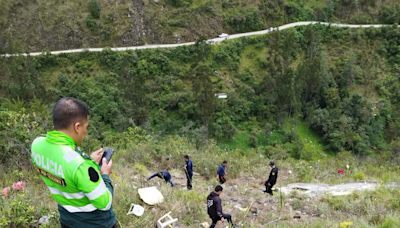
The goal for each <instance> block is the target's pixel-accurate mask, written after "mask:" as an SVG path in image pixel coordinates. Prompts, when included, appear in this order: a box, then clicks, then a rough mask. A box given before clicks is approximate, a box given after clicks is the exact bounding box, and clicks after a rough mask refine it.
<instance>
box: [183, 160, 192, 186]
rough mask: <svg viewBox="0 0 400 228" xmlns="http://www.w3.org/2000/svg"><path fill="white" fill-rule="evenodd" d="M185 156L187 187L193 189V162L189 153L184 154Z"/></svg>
mask: <svg viewBox="0 0 400 228" xmlns="http://www.w3.org/2000/svg"><path fill="white" fill-rule="evenodd" d="M183 157H184V158H185V173H186V179H187V183H186V185H187V189H189V190H190V189H192V178H193V163H192V160H191V159H190V158H189V155H185V156H183Z"/></svg>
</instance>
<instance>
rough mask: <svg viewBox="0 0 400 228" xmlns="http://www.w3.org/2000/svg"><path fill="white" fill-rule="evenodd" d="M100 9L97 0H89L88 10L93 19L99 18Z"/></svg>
mask: <svg viewBox="0 0 400 228" xmlns="http://www.w3.org/2000/svg"><path fill="white" fill-rule="evenodd" d="M100 11H101V7H100V3H99V1H98V0H90V1H89V12H90V15H91V16H92V17H93V18H95V19H99V18H100Z"/></svg>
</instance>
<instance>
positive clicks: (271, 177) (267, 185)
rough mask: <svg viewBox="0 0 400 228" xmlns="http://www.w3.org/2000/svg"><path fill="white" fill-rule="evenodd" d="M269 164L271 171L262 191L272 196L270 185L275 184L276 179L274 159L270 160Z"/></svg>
mask: <svg viewBox="0 0 400 228" xmlns="http://www.w3.org/2000/svg"><path fill="white" fill-rule="evenodd" d="M269 166H270V167H271V172H270V173H269V177H268V180H267V181H265V184H264V185H265V190H264V191H263V192H265V193H268V194H270V195H271V196H272V195H273V193H272V187H273V186H274V185H275V184H276V180H277V179H278V168H277V167H276V166H275V162H274V161H270V162H269Z"/></svg>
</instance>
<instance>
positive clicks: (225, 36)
mask: <svg viewBox="0 0 400 228" xmlns="http://www.w3.org/2000/svg"><path fill="white" fill-rule="evenodd" d="M218 37H219V38H224V39H228V37H229V34H226V33H221V34H219V35H218Z"/></svg>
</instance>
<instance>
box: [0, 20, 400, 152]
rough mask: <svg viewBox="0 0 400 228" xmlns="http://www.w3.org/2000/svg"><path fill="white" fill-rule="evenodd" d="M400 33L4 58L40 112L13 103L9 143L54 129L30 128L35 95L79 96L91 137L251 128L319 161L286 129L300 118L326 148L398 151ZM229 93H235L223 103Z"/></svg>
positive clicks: (285, 35) (314, 32)
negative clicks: (133, 130)
mask: <svg viewBox="0 0 400 228" xmlns="http://www.w3.org/2000/svg"><path fill="white" fill-rule="evenodd" d="M399 37H400V33H399V31H398V30H396V29H383V30H366V31H350V30H338V29H332V28H326V27H320V26H314V27H307V28H301V29H297V30H291V31H285V32H282V33H276V34H273V35H272V36H269V37H258V38H249V39H242V40H234V41H229V42H226V43H223V44H221V45H218V46H215V47H214V46H213V47H211V46H209V45H207V44H206V43H205V42H204V41H199V42H197V44H196V45H194V46H187V47H181V48H176V49H168V50H146V51H137V52H112V51H107V52H103V53H81V54H73V55H60V56H52V55H45V56H41V57H35V58H31V57H28V58H26V57H18V58H9V59H3V60H2V61H1V68H0V71H1V75H2V76H1V77H2V82H3V83H2V85H1V86H2V87H1V91H3V92H2V93H3V94H2V96H3V97H5V98H7V99H9V100H14V99H20V100H24V101H26V102H27V106H28V108H25V109H15V110H17V111H15V110H10V109H9V108H7V107H8V106H7V105H6V104H7V102H6V103H4V105H3V103H2V106H1V108H2V111H1V118H2V119H4V120H5V121H2V123H5V124H2V125H1V126H2V128H1V132H2V134H3V135H4V136H3V137H1V138H2V139H4V140H5V141H7V142H11V141H10V140H9V138H10V137H19V138H21V137H22V138H21V139H25V138H26V137H25V136H23V135H22V136H21V137H20V136H16V134H11V131H10V130H9V129H10V127H9V125H7V123H8V122H10V123H12V124H16V123H17V122H15V121H18V123H19V124H21V125H22V126H24V128H28V129H35V131H38V129H42V128H37V127H30V125H32V124H35V123H36V122H31V120H32V118H33V120H35V118H36V119H37V118H38V117H35V113H34V112H29V113H27V114H24V111H23V110H26V109H33V107H37V106H39V107H42V106H43V105H41V104H40V105H37V104H32V102H39V103H42V104H47V106H50V104H52V103H54V102H55V101H56V100H57V99H58V98H59V97H62V96H73V97H77V98H79V99H82V100H84V101H86V102H87V103H88V105H89V106H90V107H91V112H92V115H91V119H92V121H93V124H92V125H91V126H93V128H92V129H91V135H92V137H93V138H95V139H99V140H103V139H104V138H105V137H106V135H107V134H109V133H108V132H110V131H111V132H123V131H126V130H127V128H128V127H130V126H139V127H142V128H143V129H146V131H148V132H152V133H155V134H156V135H165V134H182V135H186V136H188V137H190V138H193V139H194V140H200V139H207V138H215V139H216V140H217V141H219V142H222V143H228V144H229V142H230V141H232V139H233V138H234V137H235V135H236V134H239V133H241V132H247V133H246V134H247V135H248V136H246V137H249V140H248V142H247V144H248V146H251V147H261V148H265V147H266V146H267V147H269V148H270V149H271V147H276V146H279V145H280V146H282V145H283V147H284V150H286V151H287V152H289V154H291V155H292V156H294V157H297V158H305V159H311V158H312V157H313V156H312V155H310V154H309V155H307V154H304V153H303V154H302V151H304V150H307V149H304V148H305V142H304V140H303V141H302V140H301V137H302V136H301V134H300V133H299V132H296V131H294V130H293V129H291V127H285V126H287V125H288V124H287V122H288V121H289V120H298V121H300V122H304V123H306V124H307V125H308V126H309V127H310V128H311V129H313V130H314V131H315V132H317V134H318V135H319V136H320V137H321V138H322V141H323V142H322V144H325V145H326V147H325V149H323V150H324V151H333V152H339V151H344V150H348V151H352V152H353V153H355V154H358V155H366V154H369V153H382V152H384V151H387V152H395V151H397V150H398V148H397V147H396V146H395V145H398V140H399V130H398V129H399V128H400V119H399V115H398V114H399V110H400V108H399V105H400V103H399V100H400V94H399V91H400V81H399V77H398V73H399V72H398V69H399V67H398V66H399V54H400V51H399V50H400V48H399V47H400V38H399ZM219 92H224V93H227V95H228V99H226V100H225V99H217V98H216V97H215V96H214V94H216V93H219ZM8 103H12V102H8ZM31 106H32V107H31ZM21 110H22V111H21ZM47 110H48V109H47ZM40 115H48V113H46V112H41V113H40ZM41 118H43V117H41ZM25 119H26V121H25ZM25 122H26V123H27V124H28V125H27V124H25ZM289 122H290V121H289ZM289 125H290V124H289ZM19 127H20V126H17V127H11V129H13V131H18V129H19ZM48 127H49V126H48V124H46V126H45V127H44V128H48ZM44 128H43V129H44ZM17 135H18V134H17ZM30 136H31V138H32V137H34V135H30ZM21 139H18V140H21ZM28 141H29V140H28ZM2 145H3V147H5V146H6V145H7V143H5V144H2ZM199 145H201V142H199ZM6 147H7V148H6V149H5V150H6V151H9V150H14V151H17V150H19V149H16V148H15V149H10V148H14V147H9V146H6ZM395 147H396V148H397V149H396V148H395ZM309 152H310V153H311V152H312V151H309ZM10 153H11V152H10ZM314 153H315V152H314ZM3 154H4V153H3Z"/></svg>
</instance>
